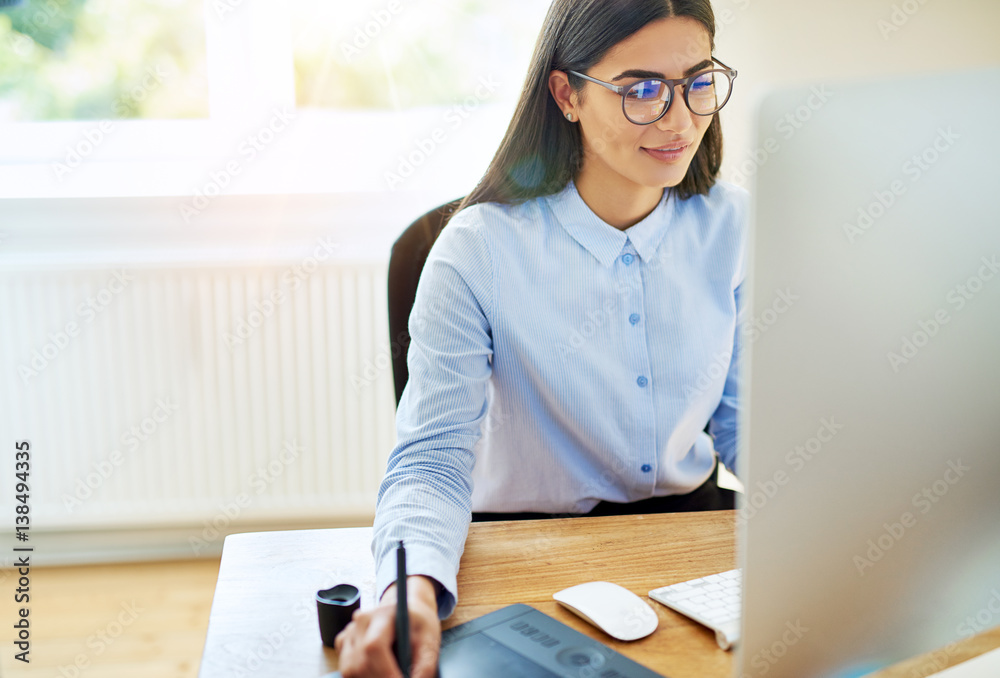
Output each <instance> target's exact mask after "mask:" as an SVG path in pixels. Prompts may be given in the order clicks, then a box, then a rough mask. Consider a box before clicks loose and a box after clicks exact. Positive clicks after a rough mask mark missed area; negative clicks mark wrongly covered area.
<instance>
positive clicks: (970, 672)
mask: <svg viewBox="0 0 1000 678" xmlns="http://www.w3.org/2000/svg"><path fill="white" fill-rule="evenodd" d="M983 676H1000V649H998V650H993V651H992V652H987V653H986V654H981V655H979V656H978V657H975V658H973V659H970V660H969V661H965V662H962V663H961V664H958V665H957V666H952V667H951V668H950V669H945V670H944V671H941V672H940V673H935V674H933V675H932V676H930V678H982V677H983Z"/></svg>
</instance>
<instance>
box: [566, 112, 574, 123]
mask: <svg viewBox="0 0 1000 678" xmlns="http://www.w3.org/2000/svg"><path fill="white" fill-rule="evenodd" d="M566 119H567V120H569V121H570V122H573V114H572V113H567V114H566Z"/></svg>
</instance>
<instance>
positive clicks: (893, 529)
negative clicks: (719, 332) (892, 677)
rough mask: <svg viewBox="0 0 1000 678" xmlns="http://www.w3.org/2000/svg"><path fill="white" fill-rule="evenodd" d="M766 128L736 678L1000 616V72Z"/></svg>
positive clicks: (798, 104) (758, 170)
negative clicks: (741, 609) (742, 588)
mask: <svg viewBox="0 0 1000 678" xmlns="http://www.w3.org/2000/svg"><path fill="white" fill-rule="evenodd" d="M821 94H822V96H820V95H821ZM756 134H757V143H756V149H757V151H758V152H757V154H756V155H755V158H756V160H755V166H754V168H753V170H754V172H753V173H754V175H755V177H754V178H755V186H754V187H753V191H752V193H753V202H754V207H753V227H752V232H751V240H750V242H751V245H750V255H749V258H750V269H749V271H750V279H751V280H750V293H749V295H748V296H749V298H750V299H751V306H750V308H749V313H750V318H749V323H748V325H747V332H746V333H745V334H744V339H745V340H746V343H747V348H746V354H745V357H746V358H747V359H746V360H745V361H744V367H745V370H746V372H745V375H744V377H745V381H744V383H746V384H747V387H746V396H747V399H746V402H747V409H746V412H745V415H744V419H743V422H742V428H741V431H742V432H743V435H742V436H741V451H740V459H741V462H742V465H741V468H740V475H741V479H742V480H743V482H744V484H745V486H746V495H745V498H744V500H743V503H742V506H741V508H740V509H739V513H738V523H739V524H740V532H739V552H740V561H741V565H742V567H743V575H744V594H743V595H744V598H743V603H744V608H743V628H742V638H743V641H742V643H741V646H740V648H739V649H738V656H737V661H736V665H737V669H736V675H738V676H747V677H749V676H768V677H769V678H781V677H786V676H787V677H790V678H827V677H829V678H834V677H835V678H848V677H853V676H861V675H865V674H866V673H868V672H871V671H874V670H876V669H879V668H881V667H884V666H887V665H890V664H893V663H895V662H897V661H899V660H901V659H904V658H906V657H910V656H913V655H916V654H919V653H921V652H925V651H929V650H931V649H934V648H940V647H944V646H947V645H948V644H949V643H952V642H954V641H959V640H962V639H963V638H966V637H969V636H971V635H973V634H974V633H976V632H978V631H981V630H983V629H986V628H990V627H993V626H997V625H1000V70H995V69H993V70H989V69H988V70H972V69H970V70H965V71H962V72H959V73H955V72H949V73H935V74H929V75H927V76H924V77H912V76H911V77H902V76H893V75H891V74H881V75H879V76H878V77H874V76H873V77H872V78H871V79H869V80H867V81H865V82H860V83H853V84H852V83H825V84H823V85H816V86H805V87H796V88H792V89H787V90H782V91H777V92H774V93H772V94H771V95H769V96H767V97H766V98H764V99H763V100H762V103H761V104H760V106H759V114H758V119H757V123H756ZM925 668H933V667H925ZM929 672H930V671H928V673H929Z"/></svg>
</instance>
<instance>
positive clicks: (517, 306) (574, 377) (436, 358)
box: [372, 181, 749, 619]
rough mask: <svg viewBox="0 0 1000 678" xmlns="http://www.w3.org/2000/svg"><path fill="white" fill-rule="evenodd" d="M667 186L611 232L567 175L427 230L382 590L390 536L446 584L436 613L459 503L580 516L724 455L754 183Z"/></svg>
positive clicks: (381, 503)
mask: <svg viewBox="0 0 1000 678" xmlns="http://www.w3.org/2000/svg"><path fill="white" fill-rule="evenodd" d="M670 193H671V192H670V191H669V190H665V191H664V194H663V199H661V201H660V203H659V204H658V205H657V207H656V208H655V209H654V210H653V211H652V212H651V213H650V214H649V215H648V216H646V218H644V219H643V220H642V221H640V222H639V223H637V224H635V225H633V226H631V227H630V228H627V229H625V230H620V229H617V228H615V227H613V226H611V225H610V224H608V223H606V222H604V221H603V220H602V219H601V218H600V217H598V216H597V215H596V214H595V213H594V212H593V211H592V210H591V209H590V208H589V207H588V206H587V204H586V203H585V202H584V201H583V199H582V198H581V197H580V194H579V193H578V192H577V190H576V186H575V184H574V183H573V182H572V181H571V182H570V183H569V184H568V185H567V186H566V188H565V189H563V190H562V191H560V192H559V193H556V194H553V195H548V196H544V197H541V198H536V199H533V200H529V201H527V202H525V203H522V204H521V205H513V206H512V205H502V204H498V203H483V204H478V205H473V206H471V207H468V208H466V209H464V210H462V211H461V212H459V213H458V214H456V215H455V216H454V217H453V218H452V219H451V221H450V222H449V224H448V225H447V226H446V227H445V228H444V230H443V231H442V232H441V235H440V236H439V237H438V239H437V241H436V242H435V243H434V246H433V247H432V248H431V251H430V253H429V255H428V257H427V263H426V264H425V266H424V269H423V273H422V274H421V276H420V282H419V284H418V286H417V293H416V299H415V301H414V305H413V310H412V312H411V315H410V319H409V331H410V335H411V337H412V340H411V344H410V348H409V352H408V354H407V364H408V367H409V373H410V376H409V381H408V383H407V385H406V389H405V390H404V391H403V395H402V399H401V400H400V403H399V407H398V409H397V412H396V429H397V442H396V446H395V448H393V450H392V452H391V454H390V456H389V463H388V469H387V471H386V475H385V478H384V479H383V481H382V485H381V487H380V488H379V493H378V503H377V509H376V516H375V525H374V540H373V543H372V552H373V554H374V556H375V562H376V586H377V591H378V593H379V595H381V593H382V592H383V591H384V590H385V588H386V587H387V586H389V584H390V583H392V582H393V581H394V580H395V574H396V561H395V558H394V548H395V546H396V543H397V542H398V540H400V539H404V540H405V543H406V547H407V564H408V567H407V570H408V572H409V573H410V574H424V575H427V576H430V577H433V578H434V579H436V580H437V581H438V582H440V583H441V584H442V585H443V587H444V589H443V590H442V591H440V592H439V596H438V608H439V614H440V616H441V618H442V619H444V618H445V617H447V616H448V615H450V614H451V612H452V610H453V609H454V606H455V603H456V602H457V587H456V583H455V582H456V575H457V572H458V565H459V560H460V558H461V555H462V551H463V550H464V547H465V538H466V535H467V533H468V527H469V522H470V519H471V516H470V512H471V511H503V512H508V511H542V512H546V513H586V512H587V511H589V510H590V509H592V508H593V507H594V506H595V505H596V504H597V503H598V502H599V501H601V500H607V501H611V502H632V501H638V500H640V499H647V498H649V497H653V496H660V495H669V494H681V493H687V492H690V491H691V490H693V489H695V488H697V487H698V486H699V485H701V484H702V483H703V482H705V480H707V479H708V477H709V475H710V474H711V472H712V469H713V466H714V463H715V455H716V451H718V455H719V457H720V459H721V460H722V462H723V463H725V464H726V466H728V467H730V468H733V467H734V464H735V460H736V459H735V457H736V415H737V407H738V405H737V403H738V400H737V393H738V390H739V389H738V386H739V384H738V368H737V363H738V361H737V360H735V359H734V356H739V347H740V334H741V332H740V331H739V330H738V327H739V326H740V325H739V324H738V317H737V316H738V313H737V312H738V309H739V308H740V285H741V283H742V282H743V278H744V270H745V268H744V265H745V262H744V258H745V257H744V250H745V240H746V226H747V223H746V219H747V213H748V207H749V194H748V193H747V192H746V191H745V190H743V189H742V188H738V187H736V186H734V185H732V184H728V183H724V182H719V183H717V184H716V185H715V186H714V187H713V188H712V190H711V192H710V193H709V195H707V196H694V197H691V198H689V199H687V200H684V201H679V200H677V198H676V196H671V195H670ZM706 422H709V423H710V431H711V432H712V436H713V437H714V445H713V439H712V438H710V437H709V436H708V435H706V434H705V433H704V432H703V429H704V428H705V424H706Z"/></svg>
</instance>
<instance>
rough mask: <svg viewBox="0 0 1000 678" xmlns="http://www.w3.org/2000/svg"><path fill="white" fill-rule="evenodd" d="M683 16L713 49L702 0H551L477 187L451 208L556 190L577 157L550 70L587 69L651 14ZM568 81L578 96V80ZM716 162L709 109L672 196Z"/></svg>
mask: <svg viewBox="0 0 1000 678" xmlns="http://www.w3.org/2000/svg"><path fill="white" fill-rule="evenodd" d="M678 16H686V17H691V18H693V19H696V20H697V21H699V22H701V24H702V25H703V26H704V27H705V29H706V30H707V31H708V36H709V41H710V44H711V47H712V50H714V49H715V14H714V13H713V12H712V6H711V5H710V4H709V0H554V2H553V3H552V6H551V7H550V8H549V11H548V14H547V15H546V17H545V24H544V26H543V27H542V31H541V33H540V34H539V36H538V42H537V43H536V44H535V52H534V54H533V55H532V57H531V64H530V66H529V67H528V75H527V77H526V78H525V81H524V87H523V88H522V90H521V98H520V99H519V100H518V102H517V108H516V109H515V111H514V117H513V119H511V122H510V125H509V126H508V127H507V133H506V134H505V135H504V138H503V141H501V142H500V148H499V149H498V150H497V152H496V155H495V156H493V160H492V161H491V162H490V166H489V168H488V169H487V170H486V174H485V175H483V178H482V179H481V180H480V181H479V184H478V185H477V186H476V188H475V189H474V190H473V191H472V192H471V193H470V194H469V195H467V196H466V197H465V198H464V199H463V200H462V202H461V203H460V204H459V206H458V208H457V210H456V211H458V210H461V209H464V208H465V207H468V206H469V205H475V204H477V203H481V202H501V203H507V204H517V203H521V202H524V201H525V200H530V199H532V198H537V197H539V196H543V195H549V194H552V193H557V192H559V191H561V190H562V189H563V188H565V187H566V184H568V183H569V181H570V179H572V178H573V177H575V176H576V175H577V173H578V172H579V170H580V168H581V166H582V163H583V145H582V137H581V134H580V126H579V125H577V124H573V123H571V122H569V121H568V120H566V119H565V118H564V117H563V115H562V111H561V110H560V109H559V106H558V105H556V102H555V100H554V99H553V98H552V96H551V94H550V92H549V84H548V83H549V73H550V71H552V70H561V71H568V70H571V69H572V70H575V71H580V72H586V71H587V69H588V68H590V67H591V66H593V65H594V64H596V63H598V62H599V61H600V60H601V59H602V58H604V55H605V54H606V53H607V52H608V51H609V50H610V49H611V48H612V47H614V46H615V45H617V44H618V43H619V42H621V41H622V40H624V39H626V38H628V37H629V36H631V35H632V34H633V33H635V32H637V31H638V30H640V29H641V28H643V27H644V26H645V25H646V24H649V23H651V22H653V21H656V20H658V19H665V18H668V17H678ZM569 82H570V85H571V86H572V87H573V89H574V90H575V91H576V92H578V93H579V94H580V95H581V96H582V92H581V90H582V88H583V85H584V83H585V81H584V80H583V79H582V78H578V77H576V76H574V75H571V76H570V77H569ZM721 164H722V128H721V126H720V125H719V116H718V115H715V116H713V117H712V122H711V123H710V124H709V127H708V130H706V132H705V136H704V138H703V139H702V142H701V145H700V146H699V148H698V150H697V152H696V153H695V155H694V158H693V159H692V160H691V166H690V167H689V168H688V171H687V174H686V175H685V176H684V179H682V180H681V182H680V183H679V184H678V185H677V186H675V187H674V188H673V189H672V190H673V191H674V192H675V194H676V195H677V197H678V198H680V199H682V200H683V199H686V198H688V197H690V196H692V195H696V194H705V193H707V192H708V190H709V189H710V188H711V187H712V186H713V185H714V184H715V180H716V178H717V176H718V174H719V167H720V165H721Z"/></svg>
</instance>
